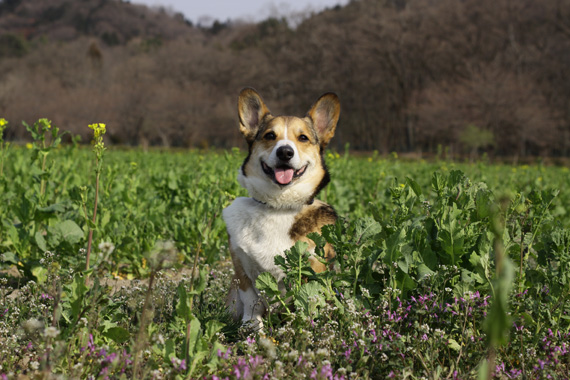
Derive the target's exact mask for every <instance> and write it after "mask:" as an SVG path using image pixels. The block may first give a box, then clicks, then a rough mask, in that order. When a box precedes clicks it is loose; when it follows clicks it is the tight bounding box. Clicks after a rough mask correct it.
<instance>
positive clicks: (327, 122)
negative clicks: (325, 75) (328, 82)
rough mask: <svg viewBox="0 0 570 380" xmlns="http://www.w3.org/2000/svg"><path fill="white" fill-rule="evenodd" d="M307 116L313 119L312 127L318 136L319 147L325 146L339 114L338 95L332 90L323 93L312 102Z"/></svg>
mask: <svg viewBox="0 0 570 380" xmlns="http://www.w3.org/2000/svg"><path fill="white" fill-rule="evenodd" d="M307 116H308V117H309V118H310V119H311V120H312V121H313V127H314V128H315V131H316V132H317V135H318V136H319V143H320V144H321V147H322V148H324V147H326V146H327V144H328V143H329V141H330V140H331V139H332V137H333V136H334V131H335V129H336V123H337V122H338V118H339V116H340V101H339V100H338V96H337V95H336V94H335V93H333V92H327V93H326V94H323V95H322V96H321V97H320V98H319V99H318V100H317V101H316V102H315V104H313V106H312V107H311V109H310V110H309V112H308V113H307Z"/></svg>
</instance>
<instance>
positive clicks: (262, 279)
mask: <svg viewBox="0 0 570 380" xmlns="http://www.w3.org/2000/svg"><path fill="white" fill-rule="evenodd" d="M255 287H256V288H257V289H259V290H262V291H264V292H265V294H266V295H267V297H269V298H272V297H274V296H276V295H280V294H281V292H280V291H279V286H278V285H277V281H276V280H275V277H273V276H272V275H271V273H269V272H263V273H261V274H260V275H259V276H257V279H256V280H255Z"/></svg>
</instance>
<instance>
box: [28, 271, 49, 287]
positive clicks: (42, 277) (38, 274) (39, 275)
mask: <svg viewBox="0 0 570 380" xmlns="http://www.w3.org/2000/svg"><path fill="white" fill-rule="evenodd" d="M31 272H32V274H33V275H34V277H35V278H36V280H37V281H38V284H43V283H44V282H45V281H46V279H47V273H48V270H47V269H46V268H45V267H34V268H32V270H31Z"/></svg>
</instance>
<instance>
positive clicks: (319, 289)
mask: <svg viewBox="0 0 570 380" xmlns="http://www.w3.org/2000/svg"><path fill="white" fill-rule="evenodd" d="M324 293H325V289H324V288H323V286H322V285H321V284H319V283H318V282H316V281H311V282H307V283H305V284H303V285H302V286H301V289H300V290H299V293H298V294H297V297H296V299H295V306H296V307H297V310H300V309H301V308H302V309H303V313H304V314H305V315H306V316H311V315H313V314H314V312H315V311H316V309H317V308H318V307H323V306H325V300H324V296H323V294H324Z"/></svg>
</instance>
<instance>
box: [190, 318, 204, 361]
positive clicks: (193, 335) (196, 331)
mask: <svg viewBox="0 0 570 380" xmlns="http://www.w3.org/2000/svg"><path fill="white" fill-rule="evenodd" d="M188 320H189V322H188V323H190V335H189V339H188V354H189V356H193V355H195V354H196V349H197V348H198V347H199V346H198V340H199V338H200V332H201V331H202V330H201V324H200V321H199V320H198V318H196V317H195V316H194V315H193V314H190V317H189V319H188Z"/></svg>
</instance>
